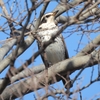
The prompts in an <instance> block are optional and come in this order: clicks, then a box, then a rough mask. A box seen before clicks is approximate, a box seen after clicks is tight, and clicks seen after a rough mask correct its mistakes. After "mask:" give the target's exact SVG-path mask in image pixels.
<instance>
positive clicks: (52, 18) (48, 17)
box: [41, 10, 58, 23]
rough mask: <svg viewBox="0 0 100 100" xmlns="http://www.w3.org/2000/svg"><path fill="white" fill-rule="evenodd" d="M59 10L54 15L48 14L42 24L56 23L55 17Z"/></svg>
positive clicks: (43, 17) (43, 18) (42, 19)
mask: <svg viewBox="0 0 100 100" xmlns="http://www.w3.org/2000/svg"><path fill="white" fill-rule="evenodd" d="M57 13H58V10H57V11H55V12H52V13H47V14H45V15H43V16H42V18H41V23H52V22H53V23H54V22H55V21H54V19H55V16H56V15H57Z"/></svg>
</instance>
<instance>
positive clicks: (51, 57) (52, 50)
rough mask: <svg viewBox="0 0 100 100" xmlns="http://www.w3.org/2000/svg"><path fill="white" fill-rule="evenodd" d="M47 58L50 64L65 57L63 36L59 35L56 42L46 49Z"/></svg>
mask: <svg viewBox="0 0 100 100" xmlns="http://www.w3.org/2000/svg"><path fill="white" fill-rule="evenodd" d="M45 52H46V56H47V60H48V62H49V63H50V64H55V63H57V62H60V61H62V60H64V59H65V48H64V44H63V41H62V39H61V38H59V37H57V38H56V39H55V42H54V43H52V44H50V45H49V46H48V47H47V48H46V49H45Z"/></svg>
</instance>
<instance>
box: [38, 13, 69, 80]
mask: <svg viewBox="0 0 100 100" xmlns="http://www.w3.org/2000/svg"><path fill="white" fill-rule="evenodd" d="M57 12H58V11H55V12H52V13H47V14H45V15H43V16H42V18H41V24H40V26H39V29H38V32H37V34H38V35H39V37H40V40H41V42H42V43H44V42H47V41H49V40H50V39H51V38H52V36H53V35H55V34H57V31H58V29H59V27H58V26H57V25H56V24H55V16H56V14H57ZM39 47H40V46H39ZM41 57H42V60H43V62H44V64H45V66H46V67H47V68H48V66H49V67H50V66H51V65H53V64H55V63H58V62H60V61H63V60H65V59H68V58H69V56H68V51H67V48H66V45H65V42H64V39H63V36H62V34H60V35H58V36H57V37H56V38H55V39H54V42H53V43H51V44H50V45H49V46H47V47H46V49H45V51H44V52H43V53H42V54H41ZM67 76H68V75H67ZM67 79H69V76H68V77H67ZM63 81H64V80H63ZM68 81H69V80H68Z"/></svg>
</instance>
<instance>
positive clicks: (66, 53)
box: [60, 34, 69, 59]
mask: <svg viewBox="0 0 100 100" xmlns="http://www.w3.org/2000/svg"><path fill="white" fill-rule="evenodd" d="M60 37H61V39H62V41H63V43H64V48H65V58H66V59H68V58H69V54H68V50H67V47H66V44H65V41H64V38H63V36H62V34H60Z"/></svg>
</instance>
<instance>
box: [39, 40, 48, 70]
mask: <svg viewBox="0 0 100 100" xmlns="http://www.w3.org/2000/svg"><path fill="white" fill-rule="evenodd" d="M37 44H38V50H40V48H41V46H40V44H39V43H38V42H37ZM41 58H42V61H43V63H44V65H45V67H46V68H48V67H49V62H48V60H47V56H46V53H45V51H43V52H42V53H41Z"/></svg>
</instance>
